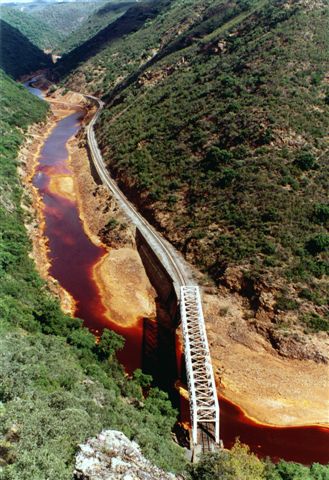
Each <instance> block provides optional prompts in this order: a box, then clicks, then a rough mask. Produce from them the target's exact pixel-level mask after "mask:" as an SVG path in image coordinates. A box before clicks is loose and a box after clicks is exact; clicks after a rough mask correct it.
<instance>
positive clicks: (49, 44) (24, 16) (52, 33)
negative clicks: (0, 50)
mask: <svg viewBox="0 0 329 480" xmlns="http://www.w3.org/2000/svg"><path fill="white" fill-rule="evenodd" d="M0 18H1V19H2V20H4V21H5V22H7V23H8V24H9V25H11V26H12V27H13V28H16V29H17V30H19V31H20V32H21V33H22V34H23V35H24V36H25V37H26V38H27V39H28V40H30V42H32V43H33V44H34V45H35V46H37V47H39V48H40V49H45V50H49V49H50V50H51V49H53V48H54V47H55V45H57V43H58V42H59V40H60V38H61V35H60V34H59V33H58V32H56V30H54V29H53V28H51V27H49V26H48V25H47V24H45V23H44V22H42V21H41V20H37V19H36V18H34V17H33V16H32V15H29V14H28V13H25V12H24V11H20V10H18V9H16V8H11V7H3V6H0Z"/></svg>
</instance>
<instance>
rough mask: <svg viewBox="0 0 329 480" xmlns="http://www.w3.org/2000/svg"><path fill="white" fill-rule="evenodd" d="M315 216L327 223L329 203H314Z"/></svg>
mask: <svg viewBox="0 0 329 480" xmlns="http://www.w3.org/2000/svg"><path fill="white" fill-rule="evenodd" d="M313 217H314V219H315V220H316V221H317V222H319V223H323V224H326V223H327V222H328V221H329V204H327V203H317V204H316V205H314V211H313Z"/></svg>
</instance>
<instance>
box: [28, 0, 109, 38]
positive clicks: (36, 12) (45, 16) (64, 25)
mask: <svg viewBox="0 0 329 480" xmlns="http://www.w3.org/2000/svg"><path fill="white" fill-rule="evenodd" d="M100 5H101V2H95V1H92V2H60V3H45V4H40V3H37V6H36V7H34V8H30V9H29V13H30V15H33V17H34V18H36V19H37V20H39V21H41V22H43V23H46V24H47V25H48V26H49V27H50V28H51V29H52V30H53V31H55V32H58V33H59V34H60V35H61V37H62V38H64V37H66V36H67V35H70V34H71V33H72V32H73V31H74V30H76V29H77V28H78V27H79V26H80V25H81V24H82V23H83V22H84V21H85V20H86V19H87V18H88V17H89V15H90V14H91V13H92V12H93V11H94V10H95V9H96V8H99V6H100Z"/></svg>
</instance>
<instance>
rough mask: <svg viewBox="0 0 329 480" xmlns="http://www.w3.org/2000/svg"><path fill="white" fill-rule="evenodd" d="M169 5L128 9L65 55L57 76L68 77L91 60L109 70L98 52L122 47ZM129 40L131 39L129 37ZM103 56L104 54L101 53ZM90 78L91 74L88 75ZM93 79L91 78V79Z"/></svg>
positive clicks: (139, 6)
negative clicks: (109, 47) (113, 46)
mask: <svg viewBox="0 0 329 480" xmlns="http://www.w3.org/2000/svg"><path fill="white" fill-rule="evenodd" d="M163 3H166V4H168V3H169V0H164V1H162V2H161V1H160V2H156V1H155V2H150V3H145V4H144V3H140V4H137V5H136V6H134V7H131V8H129V9H128V11H127V12H126V13H125V14H124V15H122V16H121V17H120V18H119V19H118V20H116V21H115V22H113V23H112V24H110V25H108V26H107V27H106V28H104V29H103V30H101V31H100V32H99V33H98V34H97V35H95V36H94V37H92V38H91V39H90V40H88V41H86V42H85V43H83V44H82V45H80V46H79V47H77V48H75V49H74V50H72V51H71V52H69V53H68V54H67V55H64V56H63V57H62V59H61V60H60V62H58V65H57V66H56V68H55V72H56V74H57V76H60V77H63V76H66V75H68V73H69V72H71V71H74V75H76V73H77V72H75V69H76V67H77V66H78V65H79V64H81V63H84V62H86V61H87V60H88V59H91V64H92V65H93V66H94V67H96V69H97V70H98V69H99V68H101V69H102V68H104V67H105V68H104V70H105V69H107V65H102V64H101V63H100V62H99V61H98V59H99V57H98V56H97V53H98V52H102V51H103V50H104V54H105V55H106V54H107V48H108V46H109V45H110V46H111V45H116V44H117V43H118V44H119V45H121V43H122V40H123V39H124V38H125V37H126V36H128V35H129V34H130V33H132V32H135V31H139V30H140V29H142V28H143V26H144V25H145V23H146V22H147V21H148V20H151V19H152V18H154V17H156V16H157V15H158V14H159V12H160V11H161V9H162V4H163ZM128 38H129V37H128ZM100 56H102V53H100ZM103 73H105V72H104V71H103ZM87 76H88V77H89V72H88V74H87ZM90 78H91V77H90Z"/></svg>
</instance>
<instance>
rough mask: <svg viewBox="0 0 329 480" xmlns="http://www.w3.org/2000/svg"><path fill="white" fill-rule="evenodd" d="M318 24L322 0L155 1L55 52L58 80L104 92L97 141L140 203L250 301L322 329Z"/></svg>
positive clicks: (324, 97)
mask: <svg viewBox="0 0 329 480" xmlns="http://www.w3.org/2000/svg"><path fill="white" fill-rule="evenodd" d="M148 8H149V9H150V8H152V7H151V6H148ZM132 11H133V10H132V9H130V10H128V12H127V13H126V14H125V15H124V16H123V17H121V18H120V19H119V20H118V21H117V22H116V23H118V24H120V22H122V21H123V20H124V19H125V18H127V16H128V15H129V16H130V18H131V15H132V13H131V12H132ZM135 21H136V18H134V22H135ZM116 23H115V24H116ZM115 24H114V25H115ZM127 31H128V28H127ZM328 31H329V10H328V8H327V3H326V2H325V1H321V0H319V1H317V2H308V1H307V0H270V1H264V0H248V1H247V0H246V1H245V0H233V1H227V2H226V1H219V0H214V1H211V2H210V1H207V0H198V1H196V0H194V1H186V2H181V1H180V0H174V1H172V2H166V1H160V2H157V3H156V6H154V10H153V14H152V15H148V19H147V21H146V19H145V18H143V20H142V21H140V22H139V24H138V25H137V24H135V25H134V27H133V28H130V33H128V32H127V35H126V36H124V37H123V36H121V37H118V36H114V34H113V31H112V34H111V33H110V34H109V35H108V36H107V38H105V35H104V38H103V43H101V42H100V41H99V40H100V39H101V38H100V34H99V35H98V36H96V37H95V38H94V39H93V40H91V41H89V42H88V43H87V44H86V45H88V46H90V50H91V52H92V53H96V52H97V48H98V53H97V54H96V55H95V56H93V57H92V56H91V55H89V53H88V51H84V50H83V47H81V48H80V49H77V50H75V51H73V52H71V54H72V56H71V54H70V55H68V56H67V57H66V58H64V59H63V63H62V67H63V69H62V72H63V73H64V74H65V75H66V77H64V78H65V80H64V83H65V85H66V86H68V87H76V88H79V89H80V90H81V89H83V90H85V91H88V92H96V93H97V94H99V95H103V96H104V99H105V100H106V101H107V103H108V104H107V107H106V108H105V109H104V111H103V113H102V115H101V117H100V121H99V124H98V125H97V137H98V141H99V143H100V146H101V149H102V153H103V155H104V157H105V159H106V161H107V163H108V166H109V168H110V169H111V172H112V174H114V175H115V176H116V178H117V180H118V181H119V183H120V184H121V186H122V188H123V189H124V190H125V191H126V192H127V194H128V195H131V198H133V199H134V201H135V202H137V203H138V205H139V208H141V209H142V210H143V211H144V214H145V215H147V216H148V217H149V218H150V220H151V221H152V222H153V223H154V224H155V225H157V227H158V228H159V229H161V230H162V231H163V233H164V234H165V235H166V236H167V237H168V238H169V239H170V240H171V241H172V242H173V243H174V244H175V245H176V246H177V247H178V248H179V249H180V250H181V251H182V252H183V253H184V254H185V256H186V258H187V259H188V260H189V261H191V262H194V263H195V265H196V266H197V267H198V268H200V269H201V270H203V271H204V272H207V273H208V275H210V276H211V277H212V278H213V279H214V280H215V281H216V283H217V284H219V285H220V284H224V285H231V281H230V280H229V278H228V277H229V275H230V272H232V269H233V271H236V275H237V278H239V280H238V281H237V282H236V285H235V286H234V289H235V290H236V291H238V292H239V293H242V295H244V296H247V297H248V298H249V300H250V305H251V307H252V308H254V309H255V311H256V312H257V310H258V309H259V308H265V310H266V309H267V308H268V309H269V310H267V311H270V312H271V313H270V314H266V315H270V317H271V318H273V319H274V318H279V317H280V312H290V314H291V315H293V318H296V317H298V318H299V321H300V325H302V326H303V328H305V329H306V330H307V331H317V330H329V313H328V310H327V309H326V307H325V304H326V303H328V298H329V295H328V290H327V285H328V283H327V279H328V274H329V261H328V260H329V258H328V248H329V236H328V233H327V229H326V227H328V221H329V205H328V197H327V193H328V191H327V187H328V181H329V174H328V161H327V159H328V150H327V149H328V144H327V137H326V135H327V133H328V130H329V112H328V106H329V86H328V71H329V64H328V59H329V44H328V42H329V37H328ZM100 44H101V48H100V47H99V45H100ZM72 59H73V61H72V63H70V61H71V60H72ZM80 62H81V63H80ZM79 63H80V65H79V66H78V64H79ZM72 65H76V66H77V68H75V70H71V66H72ZM59 72H60V70H59ZM234 269H235V270H234ZM261 285H263V287H261ZM264 285H271V287H270V290H271V295H273V299H274V300H273V303H272V304H271V305H270V306H265V307H264V306H263V307H262V306H261V305H262V304H261V300H260V299H259V296H260V294H261V292H262V291H263V290H264V288H265V287H264ZM232 288H233V287H232ZM267 288H269V287H267ZM277 321H278V322H279V320H277ZM294 321H295V320H294ZM279 323H280V322H279ZM279 323H278V325H279ZM273 328H274V327H273ZM277 328H280V325H279V326H278V327H277ZM289 328H292V329H293V328H294V327H293V325H292V324H290V327H289Z"/></svg>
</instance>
